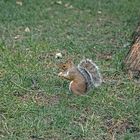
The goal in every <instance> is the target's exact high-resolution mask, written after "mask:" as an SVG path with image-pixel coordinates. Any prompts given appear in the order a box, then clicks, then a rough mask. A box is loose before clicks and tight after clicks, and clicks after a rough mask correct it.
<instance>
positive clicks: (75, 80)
mask: <svg viewBox="0 0 140 140" xmlns="http://www.w3.org/2000/svg"><path fill="white" fill-rule="evenodd" d="M59 68H60V69H61V70H62V72H60V73H59V74H58V76H59V77H61V78H64V79H67V80H70V81H71V82H70V84H69V90H70V91H71V92H72V93H74V94H76V95H83V94H85V93H86V92H88V91H89V90H90V89H92V88H94V87H98V86H100V85H101V83H102V76H101V74H100V72H99V68H98V66H97V65H96V64H95V63H94V62H93V61H92V60H90V59H84V60H82V61H80V63H79V64H78V66H76V65H75V64H74V63H73V61H72V60H67V61H66V62H65V63H60V64H59Z"/></svg>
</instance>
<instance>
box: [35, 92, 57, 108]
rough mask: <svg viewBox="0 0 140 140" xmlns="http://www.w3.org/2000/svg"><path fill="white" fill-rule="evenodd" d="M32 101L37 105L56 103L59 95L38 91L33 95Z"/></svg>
mask: <svg viewBox="0 0 140 140" xmlns="http://www.w3.org/2000/svg"><path fill="white" fill-rule="evenodd" d="M34 101H35V102H36V103H37V104H38V105H49V106H52V105H56V104H58V103H59V101H60V96H59V95H45V94H42V93H38V94H36V95H35V96H34Z"/></svg>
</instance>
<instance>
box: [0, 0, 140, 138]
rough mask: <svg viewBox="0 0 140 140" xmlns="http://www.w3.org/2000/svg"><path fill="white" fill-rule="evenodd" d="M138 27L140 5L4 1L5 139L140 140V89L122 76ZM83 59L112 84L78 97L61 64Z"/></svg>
mask: <svg viewBox="0 0 140 140" xmlns="http://www.w3.org/2000/svg"><path fill="white" fill-rule="evenodd" d="M139 20H140V1H139V0H62V1H61V0H60V1H59V0H58V1H57V0H40V1H39V0H22V3H21V2H19V1H18V2H17V3H16V0H0V139H1V140H140V86H139V85H137V84H135V83H134V82H133V81H130V80H129V78H128V75H127V74H126V73H125V72H124V71H123V70H122V61H123V60H124V58H125V55H126V53H127V52H128V50H129V46H130V45H129V44H130V43H131V35H132V33H133V31H134V30H135V28H136V26H137V23H138V21H139ZM58 52H61V53H62V54H63V57H62V59H56V58H55V54H56V53H58ZM83 57H86V58H90V59H93V60H94V61H95V62H96V63H97V64H98V66H99V67H100V70H101V73H102V75H103V78H104V81H105V83H103V84H102V86H100V87H99V88H97V89H94V90H93V91H91V92H90V93H89V94H88V95H86V96H74V95H72V94H70V92H69V91H68V84H69V82H68V81H65V80H62V79H60V78H59V77H58V76H57V73H58V72H59V71H58V67H57V64H58V63H59V62H60V61H64V60H66V59H68V58H72V59H73V60H74V62H75V63H76V64H78V63H79V61H80V60H81V59H82V58H83Z"/></svg>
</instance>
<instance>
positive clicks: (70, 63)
mask: <svg viewBox="0 0 140 140" xmlns="http://www.w3.org/2000/svg"><path fill="white" fill-rule="evenodd" d="M58 66H59V68H60V69H61V70H63V71H67V70H68V69H71V68H73V67H74V63H73V61H72V60H71V59H68V60H67V61H66V62H64V63H60V64H59V65H58Z"/></svg>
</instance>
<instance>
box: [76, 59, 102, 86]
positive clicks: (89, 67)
mask: <svg viewBox="0 0 140 140" xmlns="http://www.w3.org/2000/svg"><path fill="white" fill-rule="evenodd" d="M78 69H79V71H80V72H81V73H82V74H83V76H84V77H85V79H86V81H87V84H88V87H89V88H90V87H93V86H94V87H97V86H99V85H101V83H102V77H101V74H100V72H99V68H98V66H97V65H96V64H95V63H94V62H93V61H92V60H90V59H84V60H82V61H81V62H80V64H79V65H78Z"/></svg>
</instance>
